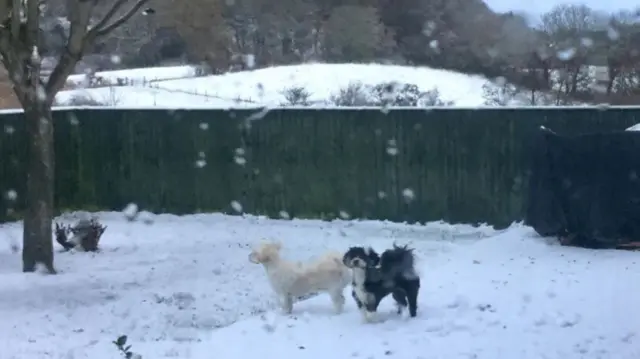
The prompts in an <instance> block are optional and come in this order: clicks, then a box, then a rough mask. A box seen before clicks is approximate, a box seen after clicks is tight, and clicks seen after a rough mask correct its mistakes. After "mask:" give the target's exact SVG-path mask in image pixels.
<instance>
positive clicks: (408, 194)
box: [402, 188, 416, 202]
mask: <svg viewBox="0 0 640 359" xmlns="http://www.w3.org/2000/svg"><path fill="white" fill-rule="evenodd" d="M402 197H404V200H405V201H407V202H411V201H413V200H414V199H415V197H416V195H415V193H414V192H413V190H412V189H411V188H405V189H403V190H402Z"/></svg>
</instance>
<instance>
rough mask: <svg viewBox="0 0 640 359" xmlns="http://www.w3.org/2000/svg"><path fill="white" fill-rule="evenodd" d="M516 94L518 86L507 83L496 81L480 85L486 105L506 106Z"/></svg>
mask: <svg viewBox="0 0 640 359" xmlns="http://www.w3.org/2000/svg"><path fill="white" fill-rule="evenodd" d="M518 94H519V91H518V88H517V87H515V86H513V85H511V84H508V83H502V84H501V83H499V82H497V83H495V84H494V83H486V84H484V85H482V98H483V99H484V104H485V105H487V106H508V105H509V104H511V103H512V102H513V101H514V100H515V98H516V96H518Z"/></svg>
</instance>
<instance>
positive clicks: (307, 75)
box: [56, 64, 518, 108]
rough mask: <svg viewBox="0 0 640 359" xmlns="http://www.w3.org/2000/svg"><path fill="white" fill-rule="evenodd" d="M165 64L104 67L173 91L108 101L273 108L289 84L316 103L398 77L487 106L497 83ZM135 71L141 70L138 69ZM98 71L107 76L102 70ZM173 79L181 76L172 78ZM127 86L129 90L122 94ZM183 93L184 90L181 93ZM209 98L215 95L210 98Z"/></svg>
mask: <svg viewBox="0 0 640 359" xmlns="http://www.w3.org/2000/svg"><path fill="white" fill-rule="evenodd" d="M164 69H165V68H150V69H139V70H123V71H126V72H123V73H119V71H111V72H108V73H107V72H105V73H104V76H105V77H106V78H109V79H112V80H113V81H112V83H116V82H117V79H118V78H128V79H133V80H132V81H133V85H139V84H142V83H147V82H149V79H150V78H152V79H154V80H157V81H154V82H153V83H152V84H147V86H151V87H153V88H157V89H166V90H171V92H169V93H167V94H162V93H160V92H158V91H152V90H148V89H146V88H142V87H117V88H116V89H115V90H114V91H115V92H116V93H118V96H117V97H126V99H124V100H122V102H119V103H109V104H108V105H109V106H125V107H131V106H136V107H149V106H158V107H169V108H172V107H173V108H175V107H178V106H179V107H183V108H188V107H191V106H196V107H201V106H207V107H210V108H220V107H222V108H228V107H229V103H232V104H233V106H234V107H246V106H271V107H273V106H281V105H283V104H286V102H287V101H286V99H285V91H286V90H287V89H290V88H293V87H304V88H305V89H306V90H307V91H308V92H309V93H310V97H309V99H308V100H309V101H310V102H313V103H316V105H317V106H323V105H326V103H327V102H328V101H329V100H330V98H331V96H332V95H335V94H338V93H339V91H340V89H343V88H346V87H347V86H348V85H349V84H350V83H356V82H359V83H362V84H363V85H377V84H380V83H386V82H393V81H396V82H403V83H409V84H415V85H417V86H418V87H419V88H420V90H421V91H429V90H432V89H434V88H437V89H438V91H439V92H440V97H441V99H442V100H444V101H453V102H454V105H455V106H456V107H465V106H467V107H469V106H471V107H475V106H483V105H484V101H485V99H484V97H483V90H482V87H483V85H485V84H489V86H494V85H492V84H490V83H489V81H487V79H485V78H483V77H481V76H470V75H465V74H461V73H457V72H453V71H446V70H436V69H432V68H429V67H410V66H395V65H380V64H303V65H292V66H277V67H270V68H265V69H260V70H254V71H244V72H236V73H227V74H224V75H215V76H205V77H193V76H191V75H190V72H189V71H195V70H193V69H192V68H190V67H178V68H175V70H171V71H170V70H164ZM168 69H171V68H168ZM136 71H140V73H139V74H137V73H136ZM183 71H184V73H183ZM98 75H100V76H103V75H101V73H99V74H98ZM183 75H184V76H183ZM184 77H192V78H184ZM169 78H178V79H177V80H168V79H169ZM74 81H79V79H76V80H74ZM125 88H126V90H124V89H125ZM104 91H105V90H104V89H96V88H92V89H78V90H68V91H63V92H62V93H61V94H60V95H58V96H57V97H56V100H57V102H58V103H59V104H62V105H64V104H68V100H69V98H70V97H73V96H77V95H78V94H84V95H90V96H91V97H93V98H101V97H103V94H102V92H104ZM123 91H124V95H122V94H120V93H121V92H123ZM178 92H182V93H184V94H182V95H176V93H178ZM187 94H191V95H187ZM174 95H175V96H174ZM196 95H198V96H196ZM203 98H204V99H205V100H203ZM207 98H215V99H213V100H210V99H209V100H207ZM221 101H222V102H221ZM515 104H518V103H514V105H515Z"/></svg>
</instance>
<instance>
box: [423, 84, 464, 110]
mask: <svg viewBox="0 0 640 359" xmlns="http://www.w3.org/2000/svg"><path fill="white" fill-rule="evenodd" d="M454 104H455V102H453V101H445V100H443V99H442V98H441V97H440V91H439V90H438V89H437V88H433V89H432V90H429V91H426V92H423V93H422V96H421V98H420V102H419V106H424V107H429V106H438V107H442V106H453V105H454Z"/></svg>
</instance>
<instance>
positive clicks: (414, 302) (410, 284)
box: [406, 279, 420, 317]
mask: <svg viewBox="0 0 640 359" xmlns="http://www.w3.org/2000/svg"><path fill="white" fill-rule="evenodd" d="M419 291H420V280H419V279H415V280H411V281H407V285H406V292H407V299H408V301H409V315H410V316H411V317H415V316H416V315H417V314H418V292H419Z"/></svg>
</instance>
